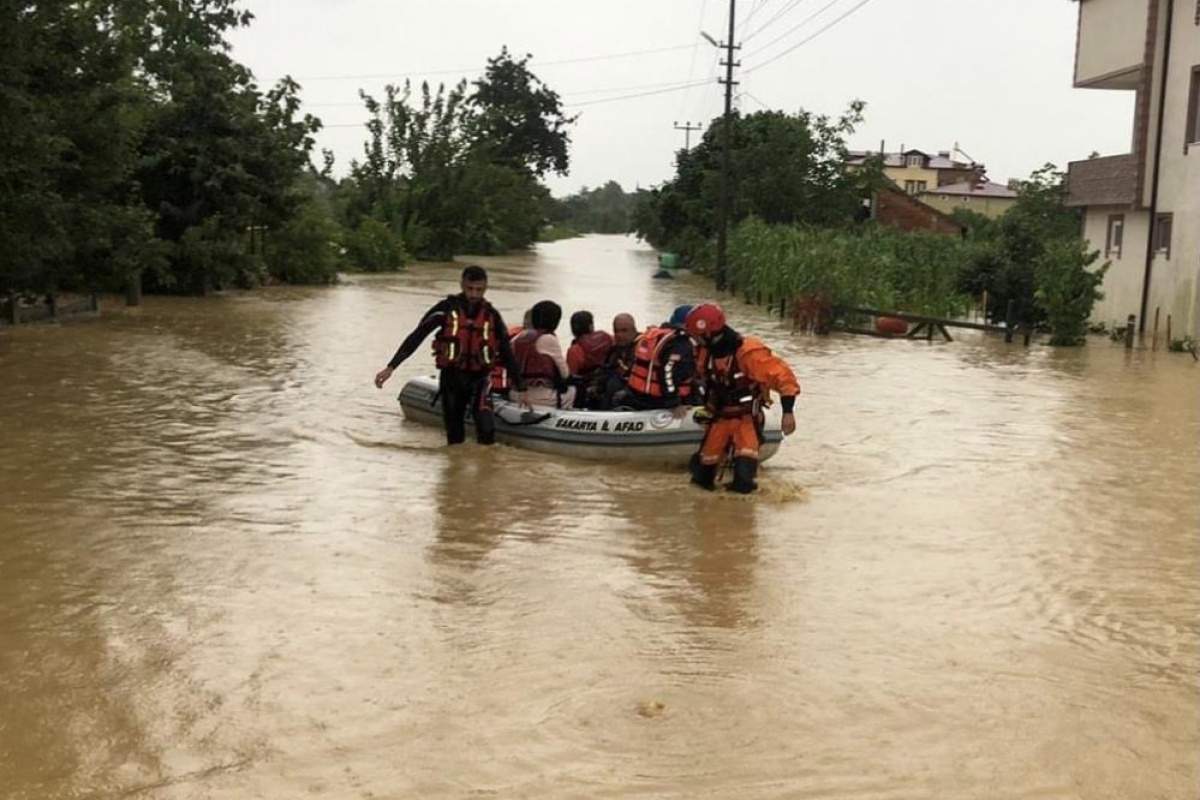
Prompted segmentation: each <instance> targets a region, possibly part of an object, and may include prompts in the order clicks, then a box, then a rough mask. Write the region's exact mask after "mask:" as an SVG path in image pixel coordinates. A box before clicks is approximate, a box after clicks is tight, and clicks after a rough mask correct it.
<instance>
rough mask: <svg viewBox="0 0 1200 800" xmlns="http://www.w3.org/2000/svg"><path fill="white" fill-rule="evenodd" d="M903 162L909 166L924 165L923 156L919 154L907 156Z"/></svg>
mask: <svg viewBox="0 0 1200 800" xmlns="http://www.w3.org/2000/svg"><path fill="white" fill-rule="evenodd" d="M905 163H906V164H907V165H908V166H910V167H923V166H925V156H921V155H912V156H909V157H908V158H907V159H906V160H905Z"/></svg>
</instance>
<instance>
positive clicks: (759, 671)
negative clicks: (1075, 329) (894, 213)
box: [0, 237, 1200, 800]
mask: <svg viewBox="0 0 1200 800" xmlns="http://www.w3.org/2000/svg"><path fill="white" fill-rule="evenodd" d="M484 261H485V263H486V265H487V266H488V267H489V269H490V271H491V273H492V291H491V296H492V298H493V300H494V301H495V302H496V303H497V305H498V306H499V307H500V309H501V310H502V311H503V312H504V314H505V315H506V316H508V317H510V318H519V316H520V314H521V312H522V311H523V310H524V309H525V308H527V307H528V306H529V305H531V304H532V303H533V302H534V301H536V300H538V299H542V298H543V297H553V298H556V299H558V300H560V301H561V302H562V303H563V305H564V308H565V310H566V311H567V312H568V313H569V312H570V311H573V310H576V309H577V308H579V307H587V308H588V309H589V310H591V311H593V312H594V313H595V315H596V318H597V319H598V320H607V319H610V318H611V317H612V316H613V315H614V314H616V313H618V312H623V311H628V312H632V313H633V314H634V315H635V316H636V317H637V319H638V321H639V323H641V324H649V323H652V322H655V321H657V320H659V319H660V318H661V317H663V316H665V315H666V313H667V312H668V311H669V309H671V308H672V307H674V306H675V305H677V304H678V303H681V302H686V301H694V300H697V299H702V298H704V297H706V296H708V295H710V294H711V290H710V289H709V285H708V284H707V283H705V282H703V281H702V280H701V279H699V278H687V277H681V278H680V279H679V280H676V281H653V280H651V279H650V277H649V276H650V275H651V274H652V272H653V269H654V259H653V255H652V254H651V253H649V252H648V251H646V250H644V249H641V248H639V247H637V246H636V245H635V244H633V243H632V242H631V241H630V240H627V239H624V238H621V237H589V238H587V239H583V240H571V241H565V242H559V243H556V244H553V245H547V246H542V247H540V248H539V249H538V251H537V252H536V253H533V254H528V255H518V256H513V257H505V258H495V259H485V260H484ZM458 269H459V267H457V266H454V265H428V264H423V265H416V266H414V267H413V268H412V269H411V270H410V271H408V272H406V273H404V274H401V275H395V276H369V277H368V276H363V277H352V278H350V279H348V280H347V281H346V282H345V283H344V284H343V285H341V286H339V287H335V288H329V289H290V288H278V289H270V290H265V291H261V292H257V293H253V294H245V295H230V296H227V297H220V298H210V299H206V300H193V299H187V298H149V299H148V301H147V303H146V305H145V306H144V307H142V308H141V309H137V310H132V311H126V310H121V309H115V310H113V311H111V312H106V315H105V317H104V318H103V319H102V320H100V321H98V322H94V323H81V324H72V325H63V326H43V327H29V328H25V329H19V330H16V331H11V330H5V331H3V332H0V376H2V377H3V380H0V429H2V430H3V432H4V456H3V458H2V459H0V497H2V498H3V503H0V678H2V680H0V787H3V790H0V796H3V797H6V798H7V797H13V798H31V799H32V798H38V799H39V800H40V798H46V797H97V798H100V797H142V796H145V797H164V798H193V797H205V798H245V797H255V796H263V797H297V796H304V795H317V796H330V797H416V796H421V797H424V796H466V795H471V794H473V793H491V794H494V795H496V796H503V797H508V796H546V797H561V796H589V797H591V796H612V797H626V796H630V795H642V796H664V795H666V796H679V797H688V796H695V795H697V794H704V793H708V794H709V795H711V796H724V797H739V798H740V797H839V798H915V797H930V798H943V797H954V798H992V797H997V796H1006V797H1010V796H1011V797H1062V798H1077V797H1078V798H1085V797H1086V798H1091V797H1114V798H1116V797H1121V798H1126V797H1171V798H1175V797H1190V796H1194V795H1195V787H1196V785H1197V781H1198V780H1200V767H1198V765H1197V760H1196V759H1197V757H1196V753H1197V752H1198V751H1200V747H1197V745H1198V744H1200V736H1198V735H1197V730H1198V728H1197V725H1198V723H1200V703H1198V701H1200V697H1198V694H1200V693H1198V692H1197V687H1196V683H1195V675H1196V673H1197V669H1198V668H1200V623H1198V620H1200V586H1198V585H1197V583H1196V581H1195V575H1196V573H1197V567H1198V566H1200V558H1198V556H1200V552H1198V550H1200V542H1198V538H1197V536H1196V532H1197V531H1196V528H1197V525H1196V523H1197V519H1196V508H1197V507H1198V504H1197V501H1198V500H1200V497H1198V494H1200V492H1198V490H1197V486H1198V485H1200V480H1198V479H1200V458H1197V456H1198V455H1200V453H1198V452H1197V451H1198V447H1197V444H1198V442H1200V436H1198V434H1200V403H1198V402H1197V400H1200V392H1198V391H1197V387H1198V386H1200V384H1198V381H1197V375H1198V373H1197V371H1196V368H1195V366H1194V365H1192V362H1191V360H1190V359H1185V358H1178V357H1175V356H1173V355H1169V354H1166V353H1149V352H1142V351H1138V352H1133V353H1128V352H1125V351H1124V350H1123V349H1121V348H1120V347H1109V345H1108V343H1107V342H1103V341H1096V342H1093V343H1092V344H1091V345H1089V346H1088V347H1087V348H1084V349H1080V350H1057V349H1051V348H1046V347H1032V348H1029V349H1025V348H1022V347H1019V346H1016V347H1011V346H1005V345H1003V343H1002V342H999V341H996V340H994V339H989V338H982V337H973V336H971V335H964V336H963V337H962V339H961V340H960V341H957V342H954V343H950V344H946V343H940V342H934V343H928V342H908V341H905V342H879V341H877V340H869V339H857V338H852V337H834V338H824V339H820V338H808V337H792V336H791V335H790V334H789V333H788V332H787V330H786V328H785V327H784V326H783V325H782V324H781V323H780V322H779V321H778V320H776V319H773V318H771V317H770V316H768V315H767V314H765V313H764V312H763V311H762V310H761V309H756V308H752V307H748V306H745V305H742V304H741V303H738V302H736V301H730V303H729V312H730V314H731V316H732V317H733V318H734V319H736V320H737V324H738V326H739V328H741V329H743V330H747V331H753V332H755V333H757V334H759V335H762V336H764V337H765V338H766V339H767V340H768V341H770V342H771V343H772V345H773V346H775V347H776V348H777V349H778V350H779V351H780V352H781V353H782V354H783V355H785V357H787V358H788V359H789V361H790V362H791V363H792V364H793V365H794V367H795V368H796V371H797V373H798V374H799V376H800V379H801V382H802V384H803V386H804V395H803V397H802V400H801V404H800V415H799V422H800V433H799V434H798V435H797V436H796V437H794V438H793V439H791V440H789V441H788V442H787V444H786V445H785V447H784V448H783V450H782V451H781V453H780V455H779V456H778V457H777V458H776V459H775V460H773V461H771V462H770V463H769V464H768V465H767V466H766V468H765V469H764V471H763V474H762V480H761V483H762V486H763V491H762V492H761V493H760V495H759V496H757V497H754V498H749V499H747V498H742V497H734V496H730V495H727V494H724V493H717V494H706V493H703V492H699V491H696V490H693V489H692V488H690V487H688V486H687V484H686V476H685V475H682V474H679V473H674V472H666V471H659V470H653V469H640V468H638V469H632V468H627V467H621V466H619V465H613V464H593V463H586V462H574V461H568V460H562V459H555V458H550V457H544V456H539V455H537V454H534V453H529V452H526V451H520V450H514V449H511V448H507V447H496V448H483V447H479V446H476V445H470V444H469V445H465V446H463V447H460V448H456V449H454V450H447V449H446V448H445V447H444V446H443V444H442V442H443V439H442V435H441V433H440V431H438V430H436V429H432V428H427V427H423V426H420V425H415V424H412V423H409V422H406V421H404V420H403V419H402V418H401V417H400V415H399V412H398V409H397V406H396V403H395V394H396V392H397V391H398V390H399V387H400V385H401V383H402V381H403V380H404V379H406V378H407V377H410V376H412V375H415V374H418V373H421V372H425V371H427V370H429V369H430V363H429V360H428V358H427V356H426V355H425V354H424V353H421V354H419V355H418V356H417V357H414V359H412V361H411V362H410V363H408V364H405V365H404V367H403V368H402V370H401V372H400V374H398V375H397V376H396V378H394V379H393V381H394V383H393V384H389V386H388V390H387V391H385V392H377V391H376V390H375V389H374V388H373V387H372V386H371V385H370V379H371V376H372V375H373V374H374V372H375V370H377V369H378V368H379V366H380V365H381V364H382V363H383V361H385V360H386V359H387V357H388V356H389V355H390V354H391V352H392V351H393V349H394V348H395V346H396V343H397V342H398V340H399V338H400V337H401V336H402V335H404V333H406V332H407V330H408V328H409V327H410V326H411V325H412V324H414V323H415V321H416V320H417V318H418V317H419V316H420V314H421V313H422V312H423V311H424V309H425V308H427V307H428V306H429V305H431V304H433V303H434V302H436V300H437V299H438V298H439V297H441V296H443V295H445V294H447V293H449V292H452V291H454V287H455V285H456V282H457V275H458ZM564 334H565V330H564ZM1001 787H1002V788H1001Z"/></svg>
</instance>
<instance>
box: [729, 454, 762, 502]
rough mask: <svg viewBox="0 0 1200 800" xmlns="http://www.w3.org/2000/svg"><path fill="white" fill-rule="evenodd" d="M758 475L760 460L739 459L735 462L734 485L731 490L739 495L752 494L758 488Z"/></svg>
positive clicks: (731, 485)
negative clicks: (755, 480) (756, 478)
mask: <svg viewBox="0 0 1200 800" xmlns="http://www.w3.org/2000/svg"><path fill="white" fill-rule="evenodd" d="M757 474H758V459H756V458H746V457H744V456H743V457H739V458H735V459H734V460H733V483H731V484H729V490H730V491H733V492H738V493H739V494H750V493H751V492H753V491H754V490H755V489H757V488H758V484H757V483H755V482H754V476H755V475H757Z"/></svg>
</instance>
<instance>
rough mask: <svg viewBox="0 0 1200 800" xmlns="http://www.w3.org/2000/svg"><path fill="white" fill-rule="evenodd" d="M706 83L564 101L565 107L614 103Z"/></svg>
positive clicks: (683, 89) (697, 82)
mask: <svg viewBox="0 0 1200 800" xmlns="http://www.w3.org/2000/svg"><path fill="white" fill-rule="evenodd" d="M705 83H707V81H692V82H690V83H681V84H679V85H677V86H674V87H672V88H668V89H658V90H656V91H653V92H637V93H636V94H623V95H618V96H617V97H602V98H600V99H599V100H583V101H581V102H578V103H563V107H564V108H579V107H580V106H594V105H599V104H600V103H613V102H616V101H617V100H632V99H634V98H637V97H649V96H651V95H655V94H668V93H670V92H682V91H685V90H687V89H690V88H692V87H693V86H702V85H704V84H705Z"/></svg>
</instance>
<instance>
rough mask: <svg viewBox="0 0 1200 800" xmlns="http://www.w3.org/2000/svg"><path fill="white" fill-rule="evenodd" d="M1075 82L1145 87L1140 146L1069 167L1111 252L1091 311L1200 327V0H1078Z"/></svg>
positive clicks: (1073, 200) (1136, 134)
mask: <svg viewBox="0 0 1200 800" xmlns="http://www.w3.org/2000/svg"><path fill="white" fill-rule="evenodd" d="M1075 86H1077V87H1079V88H1086V89H1109V90H1116V91H1130V92H1136V93H1137V102H1136V109H1135V112H1134V120H1133V141H1132V146H1131V152H1129V153H1126V154H1123V155H1117V156H1109V157H1107V158H1093V159H1088V160H1085V161H1075V162H1072V163H1071V165H1070V168H1069V181H1070V200H1069V203H1070V204H1071V205H1073V206H1078V207H1082V208H1083V209H1084V214H1085V218H1084V235H1085V236H1086V237H1087V238H1088V240H1089V241H1090V242H1091V245H1092V247H1093V248H1095V249H1097V250H1099V251H1100V253H1101V256H1102V257H1104V259H1105V260H1108V261H1110V262H1112V266H1111V267H1110V268H1109V271H1108V274H1107V275H1106V276H1105V279H1104V294H1105V298H1104V300H1102V301H1101V302H1099V303H1097V304H1096V307H1095V310H1094V311H1093V312H1092V318H1093V319H1094V320H1095V321H1098V322H1108V323H1112V322H1114V321H1116V322H1118V323H1120V324H1124V321H1125V319H1126V318H1127V317H1128V315H1130V314H1135V315H1137V318H1138V328H1139V330H1142V331H1145V332H1148V331H1149V330H1150V328H1151V327H1152V326H1153V325H1154V317H1155V312H1156V311H1157V312H1158V313H1159V317H1160V331H1164V332H1165V330H1164V329H1165V326H1166V320H1167V315H1171V317H1172V321H1173V330H1172V336H1173V337H1175V338H1180V337H1182V336H1183V335H1185V334H1186V335H1191V336H1193V337H1197V338H1200V0H1079V33H1078V40H1077V43H1076V50H1075Z"/></svg>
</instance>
